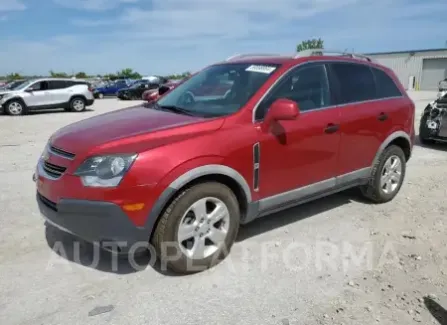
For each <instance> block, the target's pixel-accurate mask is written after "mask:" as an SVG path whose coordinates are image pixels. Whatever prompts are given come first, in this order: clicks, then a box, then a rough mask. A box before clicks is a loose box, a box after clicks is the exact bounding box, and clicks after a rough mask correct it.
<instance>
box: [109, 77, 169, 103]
mask: <svg viewBox="0 0 447 325" xmlns="http://www.w3.org/2000/svg"><path fill="white" fill-rule="evenodd" d="M159 87H160V85H159V84H158V83H153V82H151V81H149V80H138V81H136V82H134V83H133V84H132V85H131V86H130V87H128V88H123V89H121V90H119V91H118V92H117V94H116V95H117V97H118V98H119V99H141V98H142V95H143V92H144V91H146V90H157V89H158V88H159Z"/></svg>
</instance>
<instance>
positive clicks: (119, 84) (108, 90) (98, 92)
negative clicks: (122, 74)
mask: <svg viewBox="0 0 447 325" xmlns="http://www.w3.org/2000/svg"><path fill="white" fill-rule="evenodd" d="M129 85H130V82H129V81H128V80H125V79H121V80H116V81H115V82H111V83H108V84H106V85H105V86H103V87H98V88H95V89H94V90H93V95H94V96H95V98H104V96H116V94H117V93H118V91H120V90H121V89H124V88H127V87H129Z"/></svg>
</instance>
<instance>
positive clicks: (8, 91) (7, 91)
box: [0, 89, 18, 96]
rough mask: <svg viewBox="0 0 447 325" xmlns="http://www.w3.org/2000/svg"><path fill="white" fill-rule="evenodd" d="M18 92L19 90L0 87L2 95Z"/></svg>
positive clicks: (0, 94)
mask: <svg viewBox="0 0 447 325" xmlns="http://www.w3.org/2000/svg"><path fill="white" fill-rule="evenodd" d="M16 93H18V91H16V90H4V89H0V96H4V95H12V94H16Z"/></svg>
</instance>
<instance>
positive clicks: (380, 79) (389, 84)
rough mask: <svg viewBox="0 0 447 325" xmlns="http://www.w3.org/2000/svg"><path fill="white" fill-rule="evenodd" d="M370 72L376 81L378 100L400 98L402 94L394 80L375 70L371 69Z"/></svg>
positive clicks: (379, 70) (381, 71) (383, 72)
mask: <svg viewBox="0 0 447 325" xmlns="http://www.w3.org/2000/svg"><path fill="white" fill-rule="evenodd" d="M371 70H372V72H373V74H374V78H375V80H376V88H377V97H378V98H389V97H400V96H402V92H401V91H400V89H399V87H397V85H396V83H395V82H394V80H393V79H392V78H391V77H390V76H389V75H388V74H387V73H386V72H385V71H383V70H381V69H377V68H371Z"/></svg>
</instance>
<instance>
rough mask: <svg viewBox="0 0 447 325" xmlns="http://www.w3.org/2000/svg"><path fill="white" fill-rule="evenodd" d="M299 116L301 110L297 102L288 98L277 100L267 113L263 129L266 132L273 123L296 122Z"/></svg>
mask: <svg viewBox="0 0 447 325" xmlns="http://www.w3.org/2000/svg"><path fill="white" fill-rule="evenodd" d="M299 115H300V109H299V108H298V104H297V103H296V102H294V101H292V100H290V99H286V98H280V99H277V100H275V101H274V102H273V104H272V105H271V106H270V109H269V110H268V111H267V114H266V115H265V117H264V122H263V123H262V129H263V131H265V132H266V131H268V130H269V128H270V125H271V124H272V123H273V122H276V121H290V120H295V119H297V118H298V116H299Z"/></svg>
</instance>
